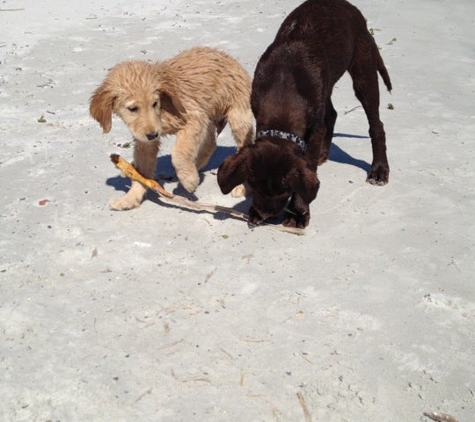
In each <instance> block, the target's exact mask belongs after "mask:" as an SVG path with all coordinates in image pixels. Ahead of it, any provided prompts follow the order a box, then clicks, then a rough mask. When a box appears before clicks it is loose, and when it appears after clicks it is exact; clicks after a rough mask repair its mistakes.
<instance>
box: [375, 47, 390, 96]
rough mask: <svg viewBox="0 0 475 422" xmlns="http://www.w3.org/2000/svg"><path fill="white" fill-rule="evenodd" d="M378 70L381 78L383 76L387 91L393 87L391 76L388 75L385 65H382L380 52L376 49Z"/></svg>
mask: <svg viewBox="0 0 475 422" xmlns="http://www.w3.org/2000/svg"><path fill="white" fill-rule="evenodd" d="M378 72H379V74H380V75H381V78H383V81H384V85H386V88H387V89H388V91H389V92H391V90H392V89H393V86H392V85H391V78H390V77H389V73H388V70H387V69H386V66H384V62H383V58H382V57H381V54H379V51H378Z"/></svg>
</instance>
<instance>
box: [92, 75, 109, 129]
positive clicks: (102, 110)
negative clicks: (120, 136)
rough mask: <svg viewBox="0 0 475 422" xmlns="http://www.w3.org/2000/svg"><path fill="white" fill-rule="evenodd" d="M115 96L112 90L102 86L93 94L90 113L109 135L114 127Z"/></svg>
mask: <svg viewBox="0 0 475 422" xmlns="http://www.w3.org/2000/svg"><path fill="white" fill-rule="evenodd" d="M114 100H115V96H114V95H113V94H112V92H111V90H110V89H109V88H107V87H106V85H105V84H102V85H101V86H100V87H99V88H97V89H96V90H95V91H94V93H93V94H92V97H91V100H90V104H89V112H90V113H91V116H92V117H93V118H94V119H96V120H97V121H98V122H99V124H100V125H101V127H102V130H103V131H104V133H108V132H110V130H111V127H112V107H113V106H114Z"/></svg>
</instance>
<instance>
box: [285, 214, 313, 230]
mask: <svg viewBox="0 0 475 422" xmlns="http://www.w3.org/2000/svg"><path fill="white" fill-rule="evenodd" d="M309 223H310V213H309V212H307V213H305V214H303V215H302V214H294V213H286V214H285V219H284V221H283V223H282V225H284V226H285V227H296V228H299V229H304V228H305V227H307V226H308V224H309Z"/></svg>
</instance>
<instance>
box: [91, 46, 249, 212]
mask: <svg viewBox="0 0 475 422" xmlns="http://www.w3.org/2000/svg"><path fill="white" fill-rule="evenodd" d="M250 92H251V78H250V76H249V75H248V74H247V73H246V71H245V70H244V69H243V68H242V66H241V65H240V64H239V63H238V62H237V61H236V60H235V59H233V58H232V57H230V56H229V55H227V54H225V53H223V52H221V51H218V50H214V49H211V48H207V47H195V48H192V49H191V50H187V51H184V52H182V53H180V54H178V55H177V56H175V57H173V58H171V59H169V60H166V61H163V62H156V63H148V62H145V61H126V62H123V63H119V64H118V65H116V66H115V67H114V68H112V69H111V70H110V72H109V73H108V75H107V76H106V78H105V80H104V82H103V83H102V85H101V86H99V88H97V89H96V91H95V92H94V93H93V95H92V97H91V102H90V113H91V115H92V117H93V118H94V119H96V120H97V121H98V122H99V123H100V125H101V127H102V129H103V130H104V133H107V132H109V131H110V130H111V127H112V114H113V113H115V114H117V115H118V116H119V117H120V118H121V119H122V120H123V121H124V123H125V124H126V125H127V126H128V128H129V130H130V131H131V133H132V135H133V137H134V140H135V149H134V163H135V167H136V168H137V170H138V171H139V172H140V173H142V174H143V175H144V176H145V177H147V178H153V175H154V170H155V163H156V157H157V154H158V150H159V146H160V137H161V136H163V135H176V142H175V145H174V146H173V149H172V154H171V155H172V163H173V166H174V167H175V171H176V174H177V177H178V179H179V181H180V183H181V184H182V185H183V187H184V188H185V189H186V190H187V191H189V192H192V191H194V190H195V189H196V187H197V186H198V183H199V176H198V170H200V169H201V168H203V167H204V166H205V165H206V164H207V163H208V160H209V159H210V157H211V155H212V154H213V152H214V150H215V148H216V137H217V135H219V132H220V131H221V130H222V129H223V128H224V126H225V125H226V123H229V126H230V128H231V131H232V134H233V136H234V139H235V141H236V144H237V146H238V148H240V147H242V146H243V145H247V144H251V143H252V142H253V140H254V126H253V116H252V112H251V109H250V105H249V99H250ZM145 192H146V189H145V188H144V187H143V186H142V185H140V184H139V183H138V182H132V187H131V189H130V190H129V192H127V194H126V195H124V196H123V197H121V198H118V199H116V200H113V201H112V202H111V204H110V207H111V208H112V209H115V210H125V209H131V208H135V207H138V206H139V205H140V203H141V202H142V200H143V197H144V195H145ZM244 193H245V190H244V188H243V187H242V186H238V187H237V188H236V189H235V191H234V194H235V196H238V195H242V194H244Z"/></svg>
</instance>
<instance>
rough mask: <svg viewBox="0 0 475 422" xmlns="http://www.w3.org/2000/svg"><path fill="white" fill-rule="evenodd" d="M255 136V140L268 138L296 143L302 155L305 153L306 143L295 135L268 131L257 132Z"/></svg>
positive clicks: (279, 131)
mask: <svg viewBox="0 0 475 422" xmlns="http://www.w3.org/2000/svg"><path fill="white" fill-rule="evenodd" d="M256 136H257V138H262V137H264V136H270V137H272V138H280V139H287V140H288V141H292V142H294V143H296V144H297V145H298V146H299V147H300V149H301V150H302V151H303V152H304V153H305V152H306V151H307V144H306V142H305V141H304V140H303V139H302V138H299V137H298V136H297V135H294V134H292V133H288V132H282V131H281V130H274V129H269V130H260V131H259V132H257V135H256Z"/></svg>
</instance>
